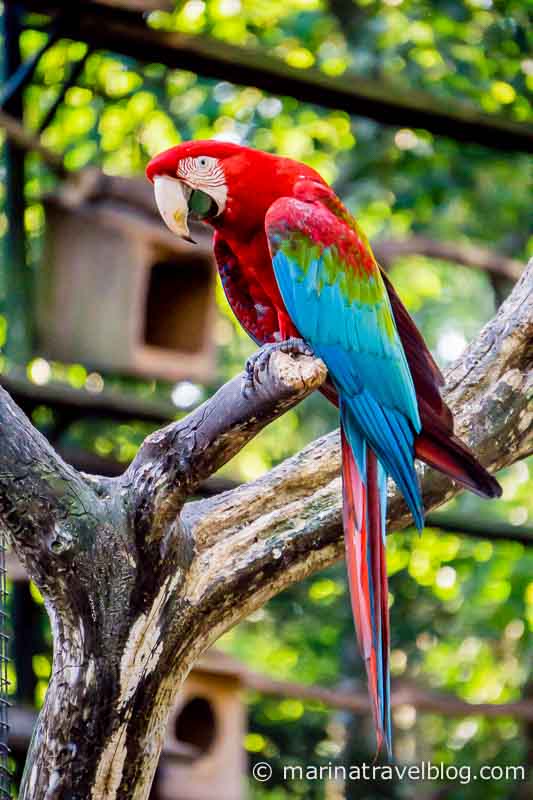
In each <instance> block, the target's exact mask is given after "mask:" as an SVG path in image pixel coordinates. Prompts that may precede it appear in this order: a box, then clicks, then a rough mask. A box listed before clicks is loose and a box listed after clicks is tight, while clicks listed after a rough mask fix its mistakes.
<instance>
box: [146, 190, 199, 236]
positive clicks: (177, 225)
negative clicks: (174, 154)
mask: <svg viewBox="0 0 533 800" xmlns="http://www.w3.org/2000/svg"><path fill="white" fill-rule="evenodd" d="M154 193H155V202H156V203H157V207H158V209H159V213H160V214H161V216H162V217H163V220H164V222H165V224H166V226H167V228H169V229H170V230H171V231H172V233H175V234H176V236H179V237H180V239H185V241H186V242H191V243H192V244H196V242H195V241H194V239H192V238H191V235H190V233H189V225H188V221H187V218H188V216H189V197H190V196H191V190H190V189H189V187H188V186H185V184H184V183H182V181H179V180H178V179H177V178H171V177H170V176H169V175H156V176H155V177H154Z"/></svg>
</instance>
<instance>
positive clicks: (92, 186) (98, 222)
mask: <svg viewBox="0 0 533 800" xmlns="http://www.w3.org/2000/svg"><path fill="white" fill-rule="evenodd" d="M45 212H46V222H47V225H46V244H45V250H44V259H43V264H42V268H41V269H40V270H39V279H38V282H37V283H38V286H37V308H36V318H37V328H38V338H39V348H40V350H41V352H42V353H43V355H45V356H48V357H50V358H53V359H56V360H59V361H67V362H72V361H74V362H82V363H83V364H85V365H87V366H89V367H90V368H93V369H100V370H103V371H106V370H107V371H113V372H124V373H131V374H136V375H139V376H143V377H148V378H163V379H167V380H171V381H176V380H182V379H190V380H193V381H199V382H203V381H207V380H209V379H210V378H212V372H213V367H214V341H213V335H212V331H213V323H214V312H215V296H214V288H213V287H214V276H215V269H214V261H213V257H212V253H211V236H210V234H209V232H208V230H207V229H205V228H202V227H199V228H198V229H196V230H194V232H193V236H194V238H195V240H196V241H197V242H198V244H197V245H196V246H195V245H191V244H188V243H186V242H182V241H181V240H180V239H178V238H177V237H176V236H174V235H173V234H172V233H170V231H168V230H167V229H166V228H165V227H164V224H163V222H162V220H161V218H160V217H159V214H158V212H157V210H156V208H155V203H154V201H153V196H152V188H151V186H150V184H148V182H145V181H142V180H131V179H126V178H109V177H105V176H103V175H101V174H100V173H94V172H91V173H90V174H89V175H88V178H86V179H85V185H83V186H82V187H81V188H80V186H78V187H77V188H76V190H73V188H72V187H64V188H63V190H62V191H61V192H60V193H59V194H57V195H54V196H51V197H49V198H47V199H46V201H45Z"/></svg>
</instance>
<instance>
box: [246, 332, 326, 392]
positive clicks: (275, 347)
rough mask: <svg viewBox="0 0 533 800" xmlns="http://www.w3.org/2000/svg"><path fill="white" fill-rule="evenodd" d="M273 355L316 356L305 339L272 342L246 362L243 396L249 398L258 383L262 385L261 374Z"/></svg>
mask: <svg viewBox="0 0 533 800" xmlns="http://www.w3.org/2000/svg"><path fill="white" fill-rule="evenodd" d="M272 353H287V354H288V355H293V356H314V353H313V351H312V349H311V348H310V347H309V345H308V344H307V343H306V342H304V340H303V339H297V338H296V337H295V336H291V338H290V339H284V340H283V341H282V342H272V343H271V344H265V345H263V347H261V348H260V349H259V350H257V352H256V353H254V354H253V355H252V356H250V358H249V359H248V361H247V362H246V371H245V376H244V380H243V382H242V389H241V391H242V394H243V396H244V397H248V396H249V394H250V392H252V391H253V390H254V388H255V385H256V383H261V379H260V373H261V372H264V371H265V370H266V368H267V366H268V361H269V359H270V356H271V355H272Z"/></svg>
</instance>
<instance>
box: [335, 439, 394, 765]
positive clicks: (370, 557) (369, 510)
mask: <svg viewBox="0 0 533 800" xmlns="http://www.w3.org/2000/svg"><path fill="white" fill-rule="evenodd" d="M341 438H342V476H343V522H344V541H345V547H346V565H347V570H348V582H349V586H350V597H351V603H352V611H353V617H354V622H355V629H356V633H357V640H358V643H359V648H360V650H361V655H362V657H363V659H364V662H365V668H366V672H367V677H368V687H369V692H370V697H371V700H372V713H373V716H374V723H375V727H376V737H377V746H378V753H379V751H380V750H381V747H382V745H383V743H385V745H386V747H387V751H388V752H389V754H390V752H391V736H390V701H389V646H390V645H389V607H388V581H387V567H386V562H385V545H384V541H383V539H384V537H383V532H382V529H381V528H382V523H381V520H382V514H381V508H380V502H381V499H380V493H379V487H378V475H377V459H376V457H375V455H374V454H373V453H372V452H371V451H370V450H367V474H366V481H365V482H364V481H363V480H362V477H361V474H360V472H359V470H358V468H357V464H356V463H355V459H354V456H353V453H352V450H351V448H350V445H349V443H348V441H347V439H346V436H345V435H344V432H343V431H342V429H341Z"/></svg>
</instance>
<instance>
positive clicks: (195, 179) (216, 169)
mask: <svg viewBox="0 0 533 800" xmlns="http://www.w3.org/2000/svg"><path fill="white" fill-rule="evenodd" d="M177 176H178V178H181V179H182V180H183V181H185V183H186V184H187V186H190V187H191V188H192V189H199V190H200V191H202V192H205V194H207V195H209V197H211V198H212V199H213V200H214V201H215V203H216V205H217V208H218V212H217V216H218V214H222V212H223V211H224V209H225V207H226V199H227V196H228V187H227V185H226V176H225V175H224V170H223V168H222V165H221V163H220V161H219V160H218V158H213V157H212V156H198V157H196V158H183V159H182V160H181V161H180V162H179V164H178V171H177Z"/></svg>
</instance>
